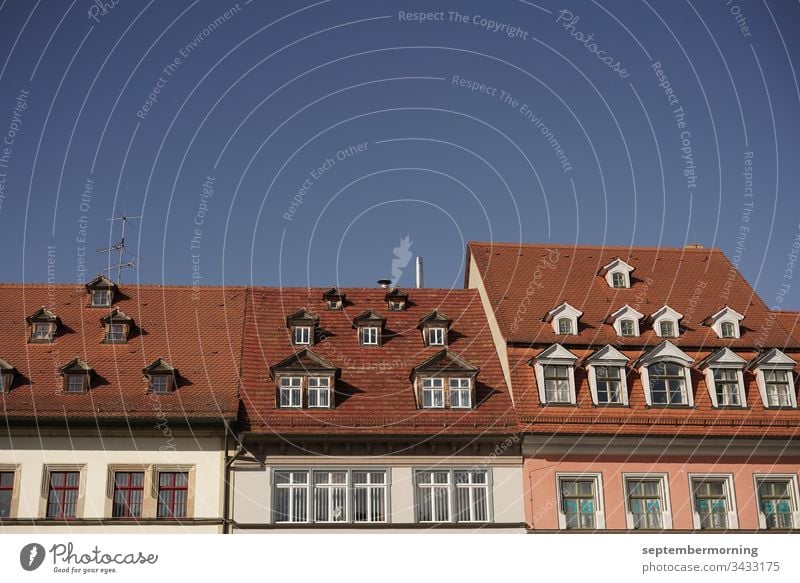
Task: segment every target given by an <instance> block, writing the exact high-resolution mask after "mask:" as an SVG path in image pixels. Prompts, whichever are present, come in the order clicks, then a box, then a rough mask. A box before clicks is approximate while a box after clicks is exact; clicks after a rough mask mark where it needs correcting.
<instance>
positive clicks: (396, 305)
mask: <svg viewBox="0 0 800 583" xmlns="http://www.w3.org/2000/svg"><path fill="white" fill-rule="evenodd" d="M386 303H387V305H388V306H389V310H390V311H392V312H402V311H403V310H405V309H406V304H407V303H408V294H407V293H406V292H404V291H403V290H401V289H400V288H399V287H396V288H394V289H392V291H390V292H389V293H387V294H386Z"/></svg>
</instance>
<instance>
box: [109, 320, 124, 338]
mask: <svg viewBox="0 0 800 583" xmlns="http://www.w3.org/2000/svg"><path fill="white" fill-rule="evenodd" d="M115 328H116V329H118V331H119V337H117V335H116V334H115V333H114V329H115ZM126 340H127V338H126V336H125V324H121V323H118V322H111V323H109V325H108V332H107V333H106V342H112V343H113V342H125V341H126Z"/></svg>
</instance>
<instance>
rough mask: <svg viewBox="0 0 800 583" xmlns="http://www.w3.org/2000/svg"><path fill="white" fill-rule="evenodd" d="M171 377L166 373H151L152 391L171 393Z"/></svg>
mask: <svg viewBox="0 0 800 583" xmlns="http://www.w3.org/2000/svg"><path fill="white" fill-rule="evenodd" d="M169 381H170V378H169V376H167V375H165V374H154V375H150V391H151V392H153V393H169V386H170V383H169Z"/></svg>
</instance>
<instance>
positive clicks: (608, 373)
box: [584, 345, 628, 405]
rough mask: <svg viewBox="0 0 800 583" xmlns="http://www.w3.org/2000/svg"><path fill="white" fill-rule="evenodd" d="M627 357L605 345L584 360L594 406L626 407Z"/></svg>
mask: <svg viewBox="0 0 800 583" xmlns="http://www.w3.org/2000/svg"><path fill="white" fill-rule="evenodd" d="M627 363H628V357H627V356H625V355H624V354H622V353H621V352H620V351H619V350H617V349H616V348H614V347H613V346H611V345H606V346H604V347H603V348H601V349H600V350H597V351H596V352H594V353H593V354H592V355H591V356H589V357H588V358H586V360H585V361H584V364H585V365H586V370H587V372H588V373H589V374H588V376H589V390H590V391H591V393H592V403H594V404H595V405H627V404H628V386H627V380H626V378H625V377H626V368H625V365H626V364H627Z"/></svg>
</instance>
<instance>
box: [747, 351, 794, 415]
mask: <svg viewBox="0 0 800 583" xmlns="http://www.w3.org/2000/svg"><path fill="white" fill-rule="evenodd" d="M747 366H748V368H749V369H750V370H752V371H753V372H755V374H756V384H757V385H758V392H759V393H760V395H761V402H762V403H763V404H764V407H767V408H770V407H772V408H781V407H790V408H793V409H796V408H797V393H796V388H795V378H794V367H796V366H797V362H796V361H795V360H794V359H793V358H791V357H790V356H789V355H787V354H786V353H784V352H782V351H781V350H778V349H777V348H772V349H771V350H768V351H767V352H765V353H763V354H761V355H760V356H757V357H756V358H754V359H753V360H752V361H750V363H749V364H748V365H747Z"/></svg>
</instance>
